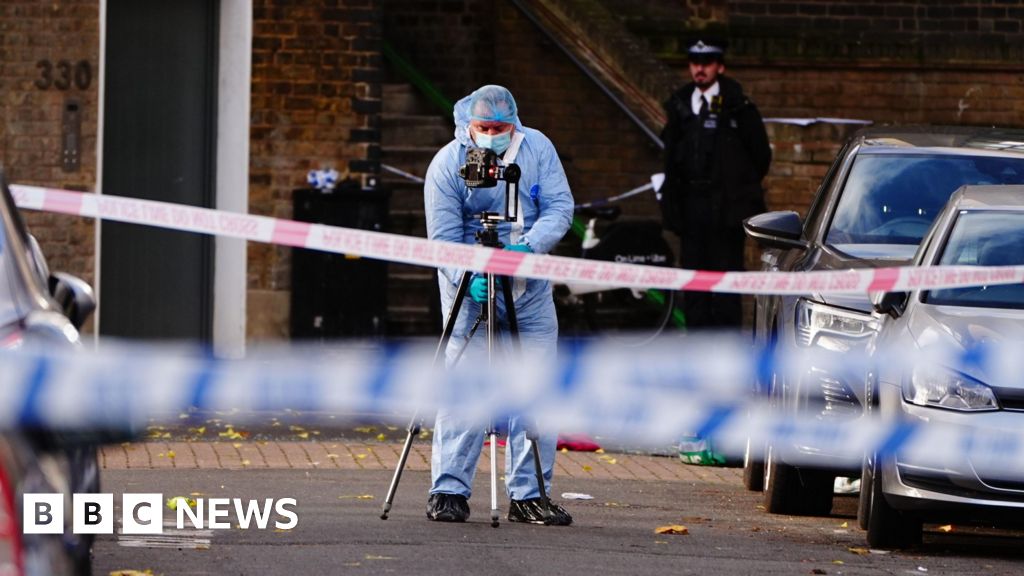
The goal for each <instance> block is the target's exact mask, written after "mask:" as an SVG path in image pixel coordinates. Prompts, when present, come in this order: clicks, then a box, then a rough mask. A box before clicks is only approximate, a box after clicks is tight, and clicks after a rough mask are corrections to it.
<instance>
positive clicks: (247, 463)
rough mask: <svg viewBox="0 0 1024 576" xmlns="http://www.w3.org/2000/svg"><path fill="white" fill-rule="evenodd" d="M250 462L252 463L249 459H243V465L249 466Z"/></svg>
mask: <svg viewBox="0 0 1024 576" xmlns="http://www.w3.org/2000/svg"><path fill="white" fill-rule="evenodd" d="M249 464H251V462H250V461H249V460H242V466H248V465H249Z"/></svg>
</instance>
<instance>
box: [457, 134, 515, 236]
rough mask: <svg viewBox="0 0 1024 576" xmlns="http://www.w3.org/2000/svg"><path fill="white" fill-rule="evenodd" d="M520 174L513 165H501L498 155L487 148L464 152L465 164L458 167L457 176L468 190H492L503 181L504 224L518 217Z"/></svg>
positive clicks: (471, 149)
mask: <svg viewBox="0 0 1024 576" xmlns="http://www.w3.org/2000/svg"><path fill="white" fill-rule="evenodd" d="M521 175H522V172H521V171H520V170H519V166H517V165H515V164H506V165H504V166H503V165H501V164H499V161H498V155H497V154H496V153H495V152H494V151H493V150H489V149H487V148H470V149H469V150H468V151H467V152H466V163H465V164H463V165H462V166H460V167H459V176H461V177H462V179H463V180H465V181H466V186H468V187H470V188H493V187H495V186H497V185H498V180H504V181H505V182H506V183H507V184H508V186H507V187H506V188H505V214H504V215H503V219H504V220H505V221H506V222H515V221H516V220H517V219H518V216H519V177H520V176H521Z"/></svg>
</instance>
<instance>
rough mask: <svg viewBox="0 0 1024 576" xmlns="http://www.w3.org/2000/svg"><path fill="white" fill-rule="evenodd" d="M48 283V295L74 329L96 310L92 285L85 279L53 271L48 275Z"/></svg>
mask: <svg viewBox="0 0 1024 576" xmlns="http://www.w3.org/2000/svg"><path fill="white" fill-rule="evenodd" d="M49 284H50V286H49V287H50V295H51V296H53V299H54V300H56V301H57V304H58V305H59V306H60V308H61V311H63V312H64V315H65V316H67V317H68V320H70V321H71V324H72V325H74V327H75V329H76V330H79V329H81V328H82V325H83V324H85V321H86V320H88V319H89V316H91V315H92V313H93V312H94V311H95V310H96V297H95V296H94V295H93V292H92V287H91V286H89V284H88V283H86V282H85V280H82V279H81V278H78V277H77V276H72V275H71V274H65V273H64V272H54V273H53V274H52V275H50V283H49Z"/></svg>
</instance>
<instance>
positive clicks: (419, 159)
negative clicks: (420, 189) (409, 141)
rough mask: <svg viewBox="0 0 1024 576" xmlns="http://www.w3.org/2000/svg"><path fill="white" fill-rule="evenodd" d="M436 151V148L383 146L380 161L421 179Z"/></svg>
mask: <svg viewBox="0 0 1024 576" xmlns="http://www.w3.org/2000/svg"><path fill="white" fill-rule="evenodd" d="M437 150H438V147H437V146H416V145H400V146H399V145H394V146H383V147H381V151H380V161H381V163H383V164H388V165H390V166H394V167H396V168H399V169H401V170H405V171H406V172H409V173H410V174H414V175H416V176H419V177H421V178H422V177H423V175H424V174H426V173H427V167H428V166H430V161H431V160H433V159H434V155H435V154H437Z"/></svg>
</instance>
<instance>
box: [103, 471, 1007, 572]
mask: <svg viewBox="0 0 1024 576" xmlns="http://www.w3.org/2000/svg"><path fill="white" fill-rule="evenodd" d="M389 480H390V473H389V472H385V471H370V470H353V471H348V470H344V471H339V470H333V471H328V470H312V471H304V470H242V471H239V470H182V469H179V470H159V471H157V470H105V471H104V476H103V488H104V490H105V491H109V492H113V493H114V494H115V503H119V502H120V496H119V494H121V493H123V492H159V493H162V494H164V495H165V496H167V497H170V496H175V495H183V496H184V495H189V494H191V493H201V495H202V496H203V497H205V498H210V497H231V498H236V497H237V498H246V499H248V498H282V497H293V498H296V499H297V500H298V507H297V512H298V518H299V522H298V525H297V527H296V528H295V529H294V530H290V531H275V530H274V529H268V530H264V531H259V530H252V529H250V530H239V529H235V528H233V529H229V530H217V531H212V532H211V531H207V532H197V531H195V530H192V531H184V532H180V533H179V532H177V531H176V530H171V531H169V532H168V533H166V534H164V536H163V537H160V538H156V537H129V536H125V535H112V536H101V537H100V538H99V539H98V541H97V544H96V546H95V561H94V567H95V572H96V574H103V575H106V574H109V573H110V572H112V571H116V570H139V571H142V570H147V569H148V570H152V573H153V574H164V575H168V576H169V575H177V574H183V575H184V574H211V575H225V574H246V575H248V574H266V575H274V574H282V575H288V576H294V575H296V574H418V575H438V576H450V575H452V574H494V575H504V574H524V575H527V574H529V575H535V574H559V575H573V574H587V575H591V574H623V575H627V574H628V575H638V574H652V575H654V574H657V575H667V574H758V575H769V574H835V575H840V574H848V575H857V574H864V575H877V574H916V575H922V574H928V575H935V574H984V575H996V574H1021V573H1024V547H1022V546H1021V539H1020V536H1021V534H1020V533H1009V532H985V531H978V530H966V529H962V528H960V527H954V530H953V531H952V532H950V533H942V532H939V531H936V530H934V529H932V530H929V531H928V532H926V534H925V540H924V545H923V546H922V547H921V548H920V549H916V550H912V551H908V552H893V553H877V552H873V551H869V550H867V549H866V544H865V541H864V535H863V532H861V531H860V530H859V529H857V527H856V519H855V514H856V499H855V498H854V497H849V496H845V497H842V496H840V497H837V498H836V506H835V508H836V510H835V512H834V513H833V515H832V516H830V517H824V518H822V517H811V518H800V517H789V516H771V515H767V514H765V512H764V511H763V510H762V509H760V508H759V504H760V497H759V495H756V494H752V493H749V492H746V491H745V490H744V489H743V488H742V486H740V485H739V484H738V483H737V484H736V485H730V484H723V483H711V482H708V483H702V482H692V483H691V482H665V481H635V482H625V481H622V480H595V479H586V478H569V479H563V480H562V481H561V482H559V480H558V479H557V478H556V486H555V489H556V492H557V493H558V494H561V493H562V492H580V493H585V494H589V495H592V496H593V497H594V499H593V500H589V501H569V502H564V503H565V505H566V507H567V508H568V509H569V510H570V511H571V512H572V513H573V515H574V517H575V520H576V522H575V524H574V525H573V526H571V527H545V526H528V525H527V526H524V525H518V524H510V523H508V522H503V523H502V525H501V526H500V527H499V528H497V529H494V528H491V527H490V523H489V514H488V507H489V503H488V499H487V494H488V487H487V482H488V477H487V476H486V475H481V476H478V477H477V494H478V496H477V497H475V498H474V499H473V500H472V501H471V505H472V507H473V515H472V517H471V518H470V521H469V522H468V523H466V524H438V523H433V522H429V521H428V520H427V519H426V518H425V516H424V506H425V501H426V490H427V486H428V478H427V475H426V474H425V473H423V472H407V473H406V475H405V477H404V479H403V483H402V485H401V488H400V490H399V493H398V496H397V499H396V503H395V508H394V510H393V511H392V515H391V519H389V520H387V521H382V520H381V519H380V518H379V516H380V507H381V503H382V499H383V495H384V492H385V491H386V489H387V485H388V482H389ZM361 497H362V498H361ZM499 504H500V505H501V506H502V508H503V509H507V506H506V503H504V502H500V501H499ZM166 518H167V519H172V518H173V513H172V512H170V511H167V515H166ZM673 524H679V525H684V526H686V527H687V529H688V531H689V533H688V534H686V535H658V534H655V529H656V528H658V527H660V526H666V525H673ZM142 545H144V546H146V547H142ZM152 546H160V547H152Z"/></svg>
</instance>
